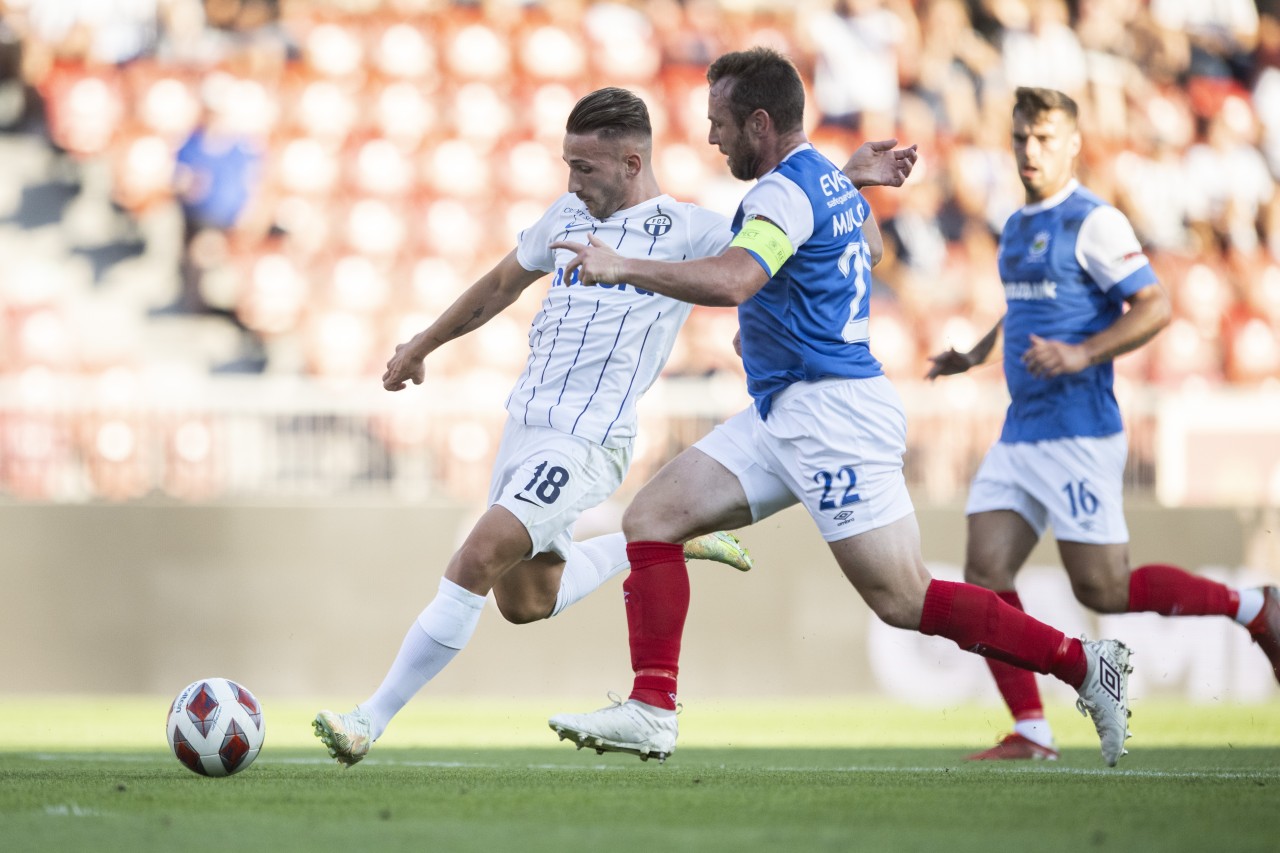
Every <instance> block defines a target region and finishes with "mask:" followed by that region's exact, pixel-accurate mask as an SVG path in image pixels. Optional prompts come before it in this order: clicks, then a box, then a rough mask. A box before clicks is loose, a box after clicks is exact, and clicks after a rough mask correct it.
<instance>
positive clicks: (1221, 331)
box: [0, 0, 1280, 385]
mask: <svg viewBox="0 0 1280 853" xmlns="http://www.w3.org/2000/svg"><path fill="white" fill-rule="evenodd" d="M1276 6H1280V3H1269V2H1263V3H1260V4H1258V5H1255V4H1254V3H1253V2H1250V0H1221V2H1215V3H1203V2H1197V0H1149V2H1143V0H1074V2H1069V0H801V2H799V3H797V4H795V5H792V6H781V5H779V4H775V3H763V2H753V1H752V0H718V1H717V0H683V2H681V0H646V2H629V3H628V2H603V3H593V2H585V0H547V1H546V2H536V0H528V1H527V2H518V0H487V2H447V0H327V1H326V0H0V10H3V18H2V21H3V24H2V27H0V42H3V59H2V60H0V75H3V76H4V78H5V80H6V85H5V89H4V92H5V96H4V98H3V99H0V105H2V106H3V109H5V110H7V111H8V120H7V126H8V127H9V128H10V129H11V130H17V129H27V130H30V129H31V128H33V127H38V128H39V131H40V132H41V133H44V134H46V135H47V140H48V143H49V144H50V145H52V146H54V147H55V148H56V150H57V151H58V152H59V153H60V154H61V155H63V156H65V157H66V158H68V159H69V160H70V161H72V162H73V163H77V162H86V161H97V162H107V163H109V164H110V176H111V178H110V195H111V199H112V201H113V203H114V204H115V205H116V206H117V207H118V208H119V209H121V210H123V211H125V212H126V213H127V214H128V215H129V216H131V217H134V218H137V219H140V220H141V219H145V218H146V217H148V216H149V215H152V214H153V212H154V211H156V210H158V209H164V208H170V209H171V208H173V207H174V206H176V207H177V208H178V209H180V210H181V214H182V222H183V227H182V233H181V240H182V252H181V253H180V261H179V263H178V265H177V269H175V270H174V275H173V280H172V281H173V290H172V299H171V301H170V304H169V305H168V306H164V307H167V308H168V309H169V310H172V311H175V312H185V313H208V314H212V315H216V316H219V317H221V318H223V319H224V320H225V321H226V322H227V323H229V324H233V325H234V326H235V327H236V328H238V329H239V330H241V331H242V332H243V333H244V334H246V335H248V336H251V337H252V338H253V340H254V341H255V342H257V344H258V345H259V346H260V348H261V350H260V351H261V358H259V359H256V360H251V361H250V362H249V364H248V368H247V369H252V370H262V371H268V372H290V373H297V372H300V373H304V374H312V375H321V376H348V377H363V376H368V375H376V374H377V373H378V372H380V369H381V365H382V364H383V362H384V361H385V360H386V358H387V356H388V355H389V353H390V351H391V349H392V348H393V346H394V343H396V342H398V341H401V340H404V339H405V338H406V337H407V336H408V335H410V334H411V333H412V332H413V331H416V330H417V329H419V328H421V327H422V326H423V325H425V324H426V323H427V322H429V321H430V319H431V318H432V317H433V316H434V314H436V313H437V312H439V310H440V309H441V308H442V307H443V306H445V305H447V304H448V303H449V302H450V301H451V300H452V299H453V298H454V297H455V296H456V295H457V294H458V292H459V291H460V289H461V288H463V287H465V286H466V285H467V284H469V283H470V281H472V280H473V279H474V278H475V277H476V276H477V275H478V273H480V272H482V271H483V270H485V269H487V268H488V267H489V266H490V265H491V264H492V263H493V262H494V261H495V260H496V259H497V258H498V257H500V256H501V255H502V254H504V253H505V252H506V251H507V250H508V249H509V248H510V247H511V246H512V245H513V242H514V237H515V235H516V233H517V232H518V231H519V230H520V229H521V228H523V227H524V226H525V225H527V224H529V223H531V222H532V221H533V220H534V219H535V218H536V216H537V215H538V214H539V213H540V211H541V210H542V208H543V206H544V205H545V204H546V203H547V202H548V201H549V200H550V199H552V198H554V196H555V195H556V194H557V193H558V192H559V191H561V189H562V188H563V186H564V183H565V170H564V167H563V165H562V163H561V162H560V158H559V149H560V139H561V136H562V133H563V122H564V118H565V116H566V114H567V112H568V110H569V108H570V106H571V105H572V104H573V102H574V100H575V99H576V98H577V97H578V96H580V95H581V94H583V93H584V92H586V91H588V90H590V89H591V88H594V87H597V86H601V85H622V86H628V87H631V88H633V89H635V90H637V91H638V92H640V93H642V94H643V95H644V96H645V97H646V98H647V100H648V102H649V103H650V105H651V106H652V108H653V111H654V120H655V123H656V131H657V140H656V149H657V160H658V163H657V168H658V173H659V176H660V178H661V180H662V182H663V184H664V189H665V190H666V191H668V192H669V193H671V194H672V195H675V196H677V197H679V198H682V199H688V200H693V201H699V202H702V203H704V204H707V205H708V206H711V207H714V208H717V209H721V210H726V211H728V210H731V209H732V206H733V204H734V202H735V200H736V198H737V197H738V195H739V194H740V192H741V191H742V187H741V186H739V185H735V184H734V183H733V182H732V181H731V180H730V179H729V178H728V176H727V174H726V169H725V167H724V165H723V163H722V162H720V161H721V158H720V156H719V155H718V154H717V153H716V152H715V150H714V149H713V148H711V147H710V146H708V145H706V144H705V136H706V120H705V97H704V91H705V90H704V85H705V84H704V78H703V73H704V70H705V66H706V63H707V62H708V60H709V59H711V58H714V57H715V56H717V55H718V54H719V53H721V52H723V51H725V50H730V49H737V48H741V47H744V46H749V45H753V44H766V45H770V46H773V47H776V48H779V49H781V50H783V51H784V52H786V53H787V54H788V55H790V56H791V57H793V58H794V59H795V61H796V62H797V64H798V66H799V67H800V68H801V70H802V72H803V74H804V75H805V77H806V79H807V80H808V81H810V82H811V99H810V105H809V110H808V115H809V119H810V125H811V135H812V137H813V138H814V140H815V142H816V143H817V144H818V145H819V146H820V147H821V148H823V149H824V150H825V151H827V152H828V153H829V156H831V157H832V158H833V159H836V160H837V161H838V162H843V157H845V156H846V155H847V154H848V153H849V152H851V151H852V149H853V148H854V147H855V146H856V145H858V144H859V143H860V142H861V141H863V140H865V139H875V138H885V137H890V136H896V137H898V138H899V139H901V140H902V141H903V142H904V143H915V144H918V145H919V146H920V151H921V155H922V156H921V162H920V166H919V168H918V170H917V174H916V175H915V176H914V177H913V178H912V180H911V181H910V182H909V184H908V185H907V187H906V188H904V189H902V190H899V191H876V192H873V193H872V194H871V195H872V201H873V204H874V206H875V209H876V212H877V215H878V217H879V220H880V222H881V224H882V226H883V229H884V231H885V233H886V235H887V237H888V240H887V242H888V250H889V251H888V255H887V259H886V262H885V263H884V264H883V265H882V266H881V267H880V268H879V269H878V270H877V273H878V284H879V285H881V286H880V287H879V288H878V289H877V298H878V303H879V304H878V306H877V309H876V310H875V311H874V312H873V317H874V318H875V324H876V325H875V327H874V335H875V339H876V352H877V353H878V354H879V355H880V356H881V358H882V359H883V360H884V361H885V362H886V365H887V367H888V368H889V371H890V372H891V373H892V374H894V375H898V376H912V377H914V376H919V375H920V374H921V372H922V366H923V364H924V359H925V357H926V356H927V355H928V354H930V353H932V352H935V351H937V350H939V349H941V348H943V347H945V346H947V345H953V344H954V345H956V346H958V347H965V346H967V345H968V344H969V343H971V342H972V341H973V340H975V339H976V337H978V336H979V334H980V332H981V331H982V330H984V329H985V328H986V326H987V325H988V324H989V323H990V322H991V321H992V320H993V319H994V318H995V317H996V316H998V314H999V312H1000V311H1001V304H1002V294H1001V291H1000V288H999V287H998V285H997V282H996V274H995V263H994V250H995V237H996V235H997V234H998V231H999V228H1000V226H1001V225H1002V223H1003V221H1004V219H1005V217H1006V216H1007V215H1008V214H1009V213H1010V212H1011V211H1012V210H1014V209H1015V208H1016V207H1017V206H1018V205H1019V204H1020V203H1021V188H1020V186H1019V184H1018V181H1017V176H1016V173H1015V170H1014V168H1013V166H1012V161H1011V158H1010V155H1009V152H1008V126H1009V119H1008V113H1009V106H1010V97H1011V91H1012V89H1013V88H1014V87H1015V86H1017V85H1044V86H1052V87H1055V88H1059V89H1062V90H1064V91H1066V92H1068V93H1069V94H1071V95H1072V96H1073V97H1075V98H1076V99H1077V101H1078V102H1079V103H1080V105H1081V108H1082V126H1083V128H1084V131H1085V147H1084V152H1083V155H1082V158H1081V162H1080V175H1081V178H1082V180H1083V181H1084V182H1085V183H1086V184H1087V185H1088V186H1089V187H1090V188H1091V189H1093V190H1094V191H1095V192H1097V193H1099V194H1100V195H1101V196H1103V197H1104V198H1106V199H1108V200H1110V201H1112V202H1113V203H1115V204H1116V205H1118V206H1119V207H1120V208H1121V209H1122V210H1124V211H1125V212H1126V213H1127V214H1128V215H1129V217H1130V219H1131V220H1132V221H1133V223H1134V225H1135V226H1136V228H1137V230H1138V233H1139V236H1140V238H1141V240H1142V241H1143V243H1144V245H1145V246H1146V247H1147V248H1148V249H1149V251H1150V253H1151V257H1152V259H1153V261H1154V263H1155V265H1156V267H1157V269H1158V270H1159V272H1160V275H1161V278H1162V281H1163V282H1164V284H1165V286H1166V287H1167V288H1168V290H1169V291H1170V293H1171V295H1172V297H1173V300H1174V303H1175V306H1176V309H1177V319H1176V320H1175V322H1174V324H1173V326H1172V327H1171V328H1170V329H1169V330H1168V331H1167V332H1165V333H1164V334H1163V335H1161V336H1160V338H1159V339H1158V340H1157V341H1156V343H1155V345H1153V346H1151V347H1148V348H1146V349H1145V350H1144V351H1142V352H1141V353H1139V354H1138V355H1136V356H1134V357H1132V358H1130V359H1127V360H1126V361H1125V363H1124V364H1125V366H1124V371H1125V373H1126V374H1127V375H1129V376H1131V377H1133V378H1136V379H1141V380H1144V381H1149V382H1153V383H1159V384H1165V385H1168V384H1173V385H1177V384H1180V383H1184V382H1187V381H1197V382H1198V381H1207V382H1214V383H1217V382H1229V383H1246V384H1247V383H1256V382H1259V381H1264V380H1274V379H1276V378H1277V377H1280V345H1278V344H1277V341H1278V340H1280V334H1278V332H1280V197H1278V196H1277V194H1276V192H1275V176H1276V175H1277V173H1280V67H1277V66H1278V65H1280V17H1277V11H1276V8H1274V7H1276ZM4 284H5V290H6V292H10V293H11V292H12V291H13V290H15V289H20V288H21V287H23V286H26V285H24V284H23V283H22V282H18V283H15V282H6V283H4ZM50 298H51V299H53V297H52V296H51V297H50ZM40 301H41V300H40V299H39V298H36V299H31V298H27V299H19V300H10V303H11V304H10V306H9V310H8V311H7V312H6V314H5V317H4V323H5V326H6V329H5V331H6V334H5V335H4V340H5V341H6V342H7V343H6V346H5V348H4V350H3V353H2V356H0V370H2V371H6V372H11V371H14V370H19V369H21V368H22V367H23V366H24V365H27V364H29V363H30V362H31V360H32V359H33V358H36V359H39V357H40V353H41V352H42V351H45V350H48V349H50V348H48V347H45V348H42V347H40V346H39V341H38V337H39V334H40V327H42V326H44V327H47V326H49V325H50V324H49V322H48V318H47V317H41V316H38V315H40V314H41V313H42V310H43V309H45V308H48V307H50V306H48V305H41V304H39V303H40ZM15 302H16V304H17V305H18V306H20V308H15V305H14V303H15ZM526 303H527V304H522V306H521V310H518V311H515V312H511V313H510V314H508V315H507V316H505V317H502V318H500V319H499V320H498V321H495V323H494V327H493V328H492V329H490V330H488V331H487V332H486V333H484V334H480V335H476V336H474V338H475V340H473V341H469V342H468V341H464V342H460V344H458V345H456V346H453V347H452V348H449V349H446V350H444V351H443V352H442V353H441V355H440V359H441V361H442V362H444V364H443V366H442V368H441V369H443V370H446V371H449V370H458V371H465V370H467V369H471V368H476V367H492V368H494V369H495V370H498V371H501V372H504V373H506V374H508V375H511V374H514V372H515V371H516V370H517V369H518V367H519V365H520V363H521V362H522V360H523V350H524V347H523V328H522V327H523V326H524V325H525V323H526V322H527V320H528V317H529V316H530V313H531V312H532V311H533V310H536V306H537V299H536V298H531V299H530V300H526ZM52 307H54V308H55V309H56V308H57V306H56V305H54V306H52ZM155 307H162V306H155ZM33 318H34V319H36V320H40V321H41V322H40V323H37V324H36V326H37V328H36V329H34V330H32V329H24V328H23V324H24V323H26V322H29V321H32V320H33ZM691 324H692V326H693V329H691V333H690V334H688V335H686V336H685V340H684V346H683V347H682V348H681V349H680V350H679V351H678V352H677V354H676V357H675V358H674V359H673V361H672V363H671V367H670V370H671V372H673V373H677V374H689V375H700V374H704V373H710V372H714V371H717V370H734V369H736V365H735V359H734V358H733V355H732V352H731V350H730V349H729V347H728V341H727V339H728V338H729V337H731V335H732V330H733V326H732V319H731V318H729V319H726V318H725V316H724V315H723V312H716V311H710V310H707V311H699V312H696V313H695V316H694V319H693V320H692V321H691ZM72 337H74V336H72ZM32 338H36V341H35V342H33V343H32V346H31V347H29V348H25V349H24V345H23V344H24V341H30V340H31V339H32ZM126 355H127V354H126ZM61 357H62V358H63V359H64V361H65V362H66V363H64V364H62V365H58V366H59V367H61V368H64V369H65V368H73V369H74V368H75V367H76V366H77V365H76V364H75V354H74V353H66V352H63V353H62V355H61Z"/></svg>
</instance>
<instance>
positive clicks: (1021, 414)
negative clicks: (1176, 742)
mask: <svg viewBox="0 0 1280 853" xmlns="http://www.w3.org/2000/svg"><path fill="white" fill-rule="evenodd" d="M1012 138H1013V154H1014V159H1015V160H1016V161H1017V165H1018V171H1019V175H1020V177H1021V178H1022V184H1023V186H1024V187H1025V189H1026V199H1027V205H1026V207H1023V208H1022V209H1021V210H1019V211H1018V212H1016V213H1015V214H1013V216H1011V217H1009V221H1008V222H1007V223H1006V224H1005V226H1004V229H1003V231H1002V233H1001V235H1000V249H999V255H998V263H999V267H1000V279H1001V281H1002V282H1003V283H1004V290H1005V299H1006V302H1007V304H1008V310H1007V312H1006V313H1005V316H1004V317H1003V318H1001V320H1000V321H999V322H997V323H996V324H995V326H994V327H993V328H992V329H991V331H990V332H989V333H988V334H987V335H986V336H985V337H983V339H982V340H981V341H979V343H978V344H977V345H976V346H975V347H974V348H973V349H972V350H970V351H968V352H964V353H961V352H957V351H955V350H954V349H951V350H948V351H947V352H944V353H941V354H940V355H937V356H935V357H934V358H933V359H932V361H933V366H932V368H931V369H930V371H929V374H928V378H930V379H933V378H935V377H937V376H945V375H949V374H955V373H963V372H964V371H966V370H969V369H970V368H972V367H975V366H977V365H979V364H982V363H983V362H985V361H987V359H988V357H989V356H990V355H991V354H992V353H994V352H996V351H997V350H998V347H999V344H1000V341H1001V339H1003V351H1004V372H1005V379H1006V382H1007V384H1008V387H1009V396H1010V398H1011V403H1010V405H1009V411H1008V414H1007V416H1006V418H1005V422H1004V428H1003V430H1002V431H1001V434H1000V439H999V441H997V442H996V444H995V445H994V446H993V447H992V448H991V450H990V451H989V452H988V453H987V456H986V458H985V459H984V460H983V463H982V465H981V467H980V468H979V470H978V473H977V475H976V476H975V478H974V481H973V487H972V490H971V492H970V495H969V501H968V505H967V506H966V509H965V511H966V515H967V516H968V525H969V534H968V546H967V549H966V554H965V580H966V581H968V582H969V583H973V584H977V585H979V586H983V587H986V588H988V589H991V590H994V591H995V592H996V593H997V594H998V595H999V596H1000V597H1001V598H1002V599H1004V600H1005V601H1006V602H1007V603H1009V604H1010V605H1012V606H1014V607H1017V608H1019V609H1021V607H1022V603H1021V601H1020V600H1019V598H1018V594H1017V592H1016V591H1015V589H1014V578H1015V576H1016V575H1017V573H1018V570H1019V569H1020V568H1022V565H1023V563H1025V562H1026V559H1027V557H1028V556H1029V555H1030V553H1031V550H1032V549H1033V548H1034V547H1035V545H1036V543H1037V542H1038V541H1039V539H1040V537H1041V536H1042V535H1043V533H1044V531H1045V529H1046V528H1047V527H1049V526H1052V527H1053V531H1054V536H1055V538H1056V539H1057V541H1058V552H1059V554H1060V556H1061V557H1062V564H1063V566H1064V567H1065V568H1066V570H1067V575H1068V576H1069V577H1070V579H1071V586H1072V589H1073V590H1074V592H1075V595H1076V598H1078V599H1079V600H1080V602H1081V603H1083V604H1084V605H1085V606H1087V607H1089V608H1091V609H1093V610H1096V611H1098V612H1101V613H1136V612H1155V613H1161V614H1164V615H1166V616H1207V615H1218V616H1226V617H1228V618H1234V619H1235V620H1236V621H1238V622H1240V623H1241V624H1242V625H1245V626H1247V627H1248V629H1249V631H1250V633H1251V634H1252V636H1253V638H1254V639H1255V640H1256V641H1257V642H1258V644H1259V646H1260V647H1261V648H1262V650H1263V651H1264V652H1265V653H1266V655H1267V657H1268V658H1269V659H1270V661H1271V664H1272V669H1273V672H1274V673H1275V674H1276V676H1277V678H1280V592H1278V591H1277V589H1276V588H1275V587H1266V588H1263V589H1246V590H1238V591H1237V590H1233V589H1229V588H1228V587H1226V586H1223V585H1222V584H1220V583H1217V582H1215V581H1212V580H1209V579H1208V578H1202V577H1198V576H1196V575H1193V574H1191V573H1189V572H1187V571H1185V570H1183V569H1180V568H1178V567H1176V566H1168V565H1146V566H1139V567H1138V568H1136V569H1133V570H1132V571H1130V569H1129V545H1128V542H1129V533H1128V529H1127V527H1126V525H1125V519H1124V507H1123V503H1122V499H1123V497H1122V493H1123V483H1122V478H1123V474H1124V465H1125V456H1126V454H1127V452H1128V442H1127V439H1126V437H1125V433H1124V425H1123V424H1122V423H1121V420H1120V409H1119V406H1118V405H1117V404H1116V399H1115V396H1114V394H1113V393H1112V360H1113V359H1114V358H1116V356H1118V355H1121V354H1123V353H1126V352H1129V351H1131V350H1134V349H1136V348H1138V347H1140V346H1142V345H1143V344H1144V343H1146V342H1147V341H1148V340H1150V339H1151V338H1152V337H1153V336H1154V335H1155V334H1156V333H1157V332H1159V331H1160V330H1161V329H1162V328H1164V326H1165V325H1166V324H1167V323H1168V322H1169V317H1170V307H1169V300H1168V298H1167V297H1166V295H1165V293H1164V290H1163V289H1162V288H1161V286H1160V284H1159V282H1157V281H1156V276H1155V273H1154V272H1153V271H1152V269H1151V265H1150V264H1149V263H1148V262H1147V258H1146V255H1145V254H1143V251H1142V247H1141V246H1140V245H1139V244H1138V239H1137V237H1136V236H1135V235H1134V232H1133V228H1132V226H1130V224H1129V221H1128V220H1127V219H1126V218H1125V217H1124V214H1122V213H1121V212H1120V211H1118V210H1116V209H1115V208H1114V207H1112V206H1110V205H1108V204H1106V203H1104V202H1103V201H1102V200H1101V199H1099V198H1098V197H1097V196H1095V195H1094V194H1093V193H1091V192H1089V191H1088V190H1086V189H1085V188H1084V187H1082V186H1080V184H1079V183H1078V182H1077V181H1076V179H1075V177H1074V165H1075V158H1076V155H1077V154H1078V153H1079V151H1080V144H1081V142H1080V131H1079V129H1078V127H1077V124H1076V104H1075V102H1074V101H1072V99H1071V98H1069V97H1068V96H1066V95H1064V94H1063V93H1061V92H1058V91H1055V90H1052V89H1033V88H1020V89H1018V90H1017V94H1016V98H1015V103H1014V108H1013V133H1012ZM987 663H988V665H989V666H990V668H991V672H992V674H993V675H994V676H995V681H996V685H997V686H998V687H999V689H1000V693H1001V695H1002V696H1003V697H1004V699H1005V702H1006V703H1007V704H1008V706H1009V710H1010V711H1011V712H1012V713H1013V717H1014V730H1013V732H1012V733H1010V734H1009V735H1007V736H1005V737H1004V738H1002V739H1001V740H1000V741H999V742H998V743H997V744H996V746H994V747H992V748H991V749H988V750H984V751H982V752H979V753H976V754H974V755H972V756H970V758H973V759H976V760H1000V759H1048V760H1052V759H1056V758H1057V757H1058V753H1057V751H1056V749H1055V748H1054V742H1053V733H1052V730H1051V728H1050V726H1049V724H1048V722H1047V721H1046V720H1045V718H1044V707H1043V705H1042V703H1041V701H1040V694H1039V691H1038V690H1037V689H1036V682H1035V676H1034V675H1033V674H1031V673H1029V672H1026V671H1024V670H1020V669H1016V668H1014V667H1011V666H1008V665H1007V664H1004V663H1001V662H1000V661H998V660H988V661H987Z"/></svg>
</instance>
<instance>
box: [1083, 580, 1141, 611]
mask: <svg viewBox="0 0 1280 853" xmlns="http://www.w3.org/2000/svg"><path fill="white" fill-rule="evenodd" d="M1071 588H1072V590H1073V591H1074V592H1075V595H1076V600H1077V601H1079V602H1080V603H1081V604H1083V605H1084V606H1085V607H1087V608H1089V609H1090V610H1092V611H1093V612H1095V613H1125V612H1127V611H1128V609H1129V587H1128V586H1127V585H1124V586H1120V585H1116V584H1111V583H1092V582H1088V581H1085V582H1079V583H1073V584H1072V587H1071Z"/></svg>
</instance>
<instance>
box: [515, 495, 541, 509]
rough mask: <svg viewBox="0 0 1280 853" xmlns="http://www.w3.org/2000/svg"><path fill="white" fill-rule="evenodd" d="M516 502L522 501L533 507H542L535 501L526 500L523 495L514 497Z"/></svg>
mask: <svg viewBox="0 0 1280 853" xmlns="http://www.w3.org/2000/svg"><path fill="white" fill-rule="evenodd" d="M516 500H518V501H524V502H525V503H527V504H533V505H534V506H542V504H540V503H538V502H537V501H531V500H529V499H528V498H526V497H525V496H524V495H516Z"/></svg>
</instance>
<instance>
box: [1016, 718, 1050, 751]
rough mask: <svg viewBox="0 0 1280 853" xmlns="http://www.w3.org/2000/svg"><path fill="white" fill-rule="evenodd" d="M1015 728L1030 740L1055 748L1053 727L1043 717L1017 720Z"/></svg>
mask: <svg viewBox="0 0 1280 853" xmlns="http://www.w3.org/2000/svg"><path fill="white" fill-rule="evenodd" d="M1013 730H1014V731H1015V732H1017V733H1018V734H1020V735H1022V736H1023V737H1024V738H1026V739H1027V740H1030V741H1035V742H1036V743H1038V744H1040V745H1041V746H1047V747H1049V748H1050V749H1053V727H1051V726H1050V725H1049V721H1048V720H1046V719H1044V718H1043V717H1041V718H1039V719H1031V720H1017V721H1016V722H1014V724H1013Z"/></svg>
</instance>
